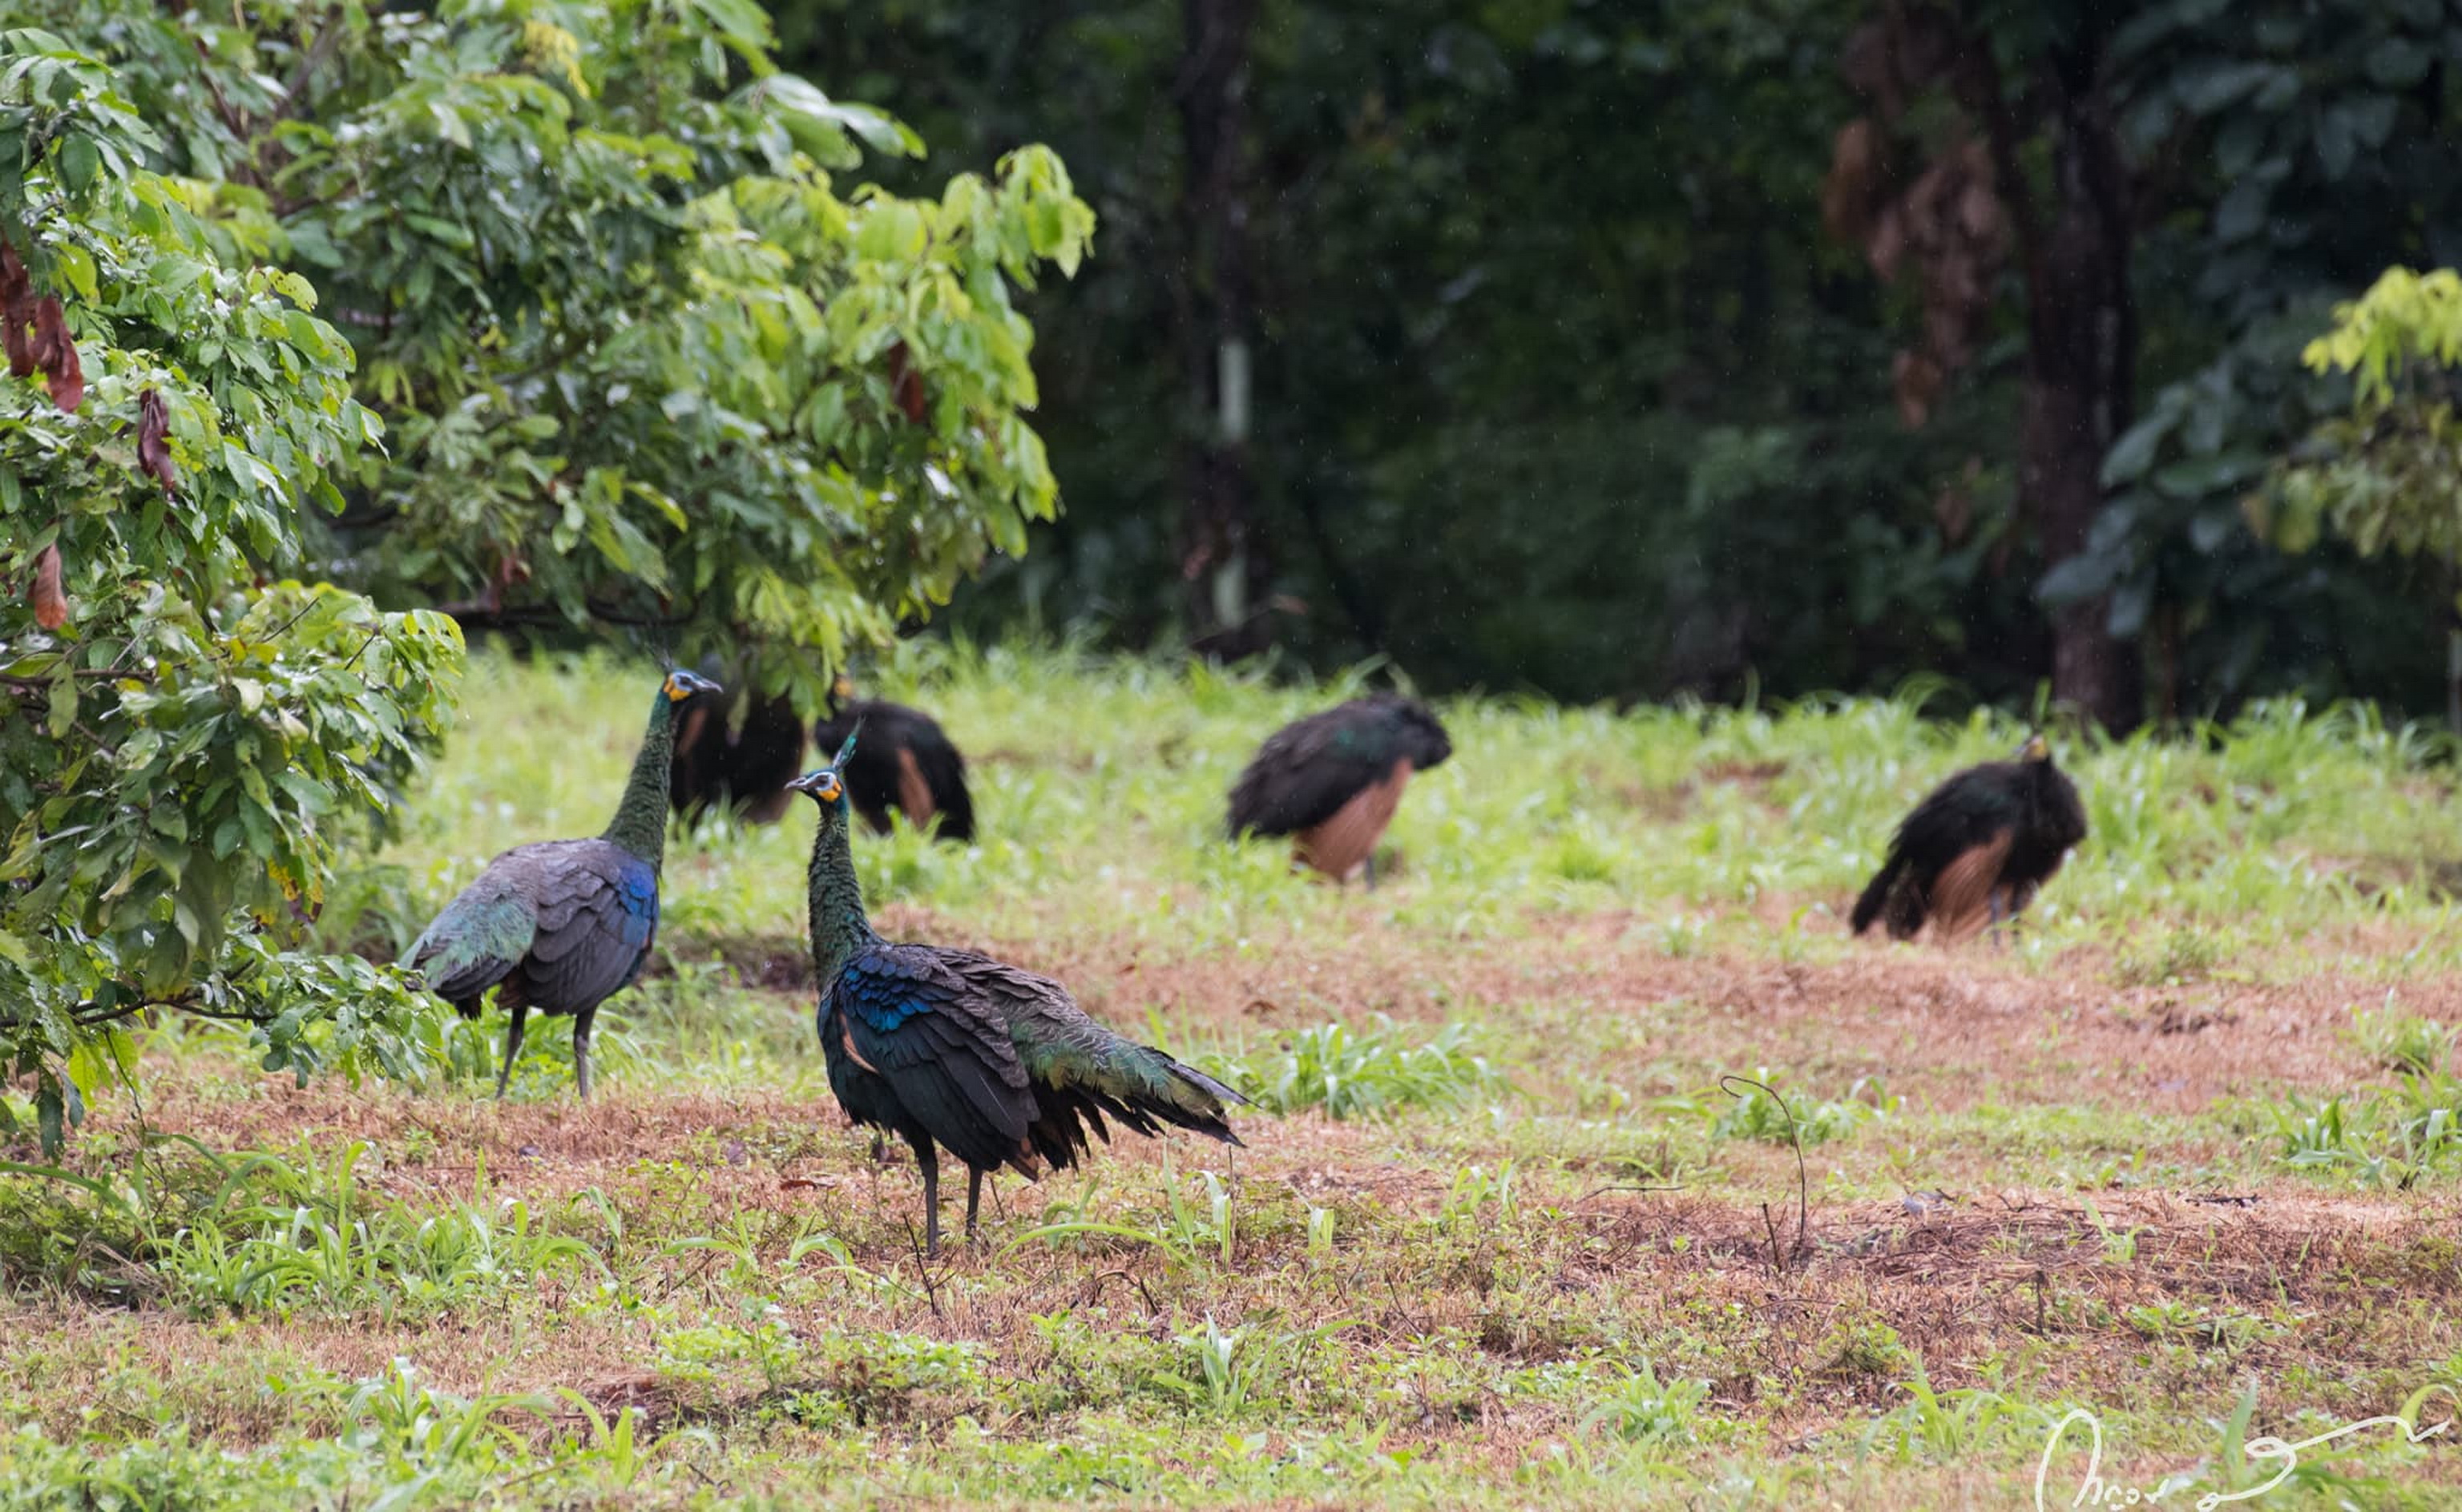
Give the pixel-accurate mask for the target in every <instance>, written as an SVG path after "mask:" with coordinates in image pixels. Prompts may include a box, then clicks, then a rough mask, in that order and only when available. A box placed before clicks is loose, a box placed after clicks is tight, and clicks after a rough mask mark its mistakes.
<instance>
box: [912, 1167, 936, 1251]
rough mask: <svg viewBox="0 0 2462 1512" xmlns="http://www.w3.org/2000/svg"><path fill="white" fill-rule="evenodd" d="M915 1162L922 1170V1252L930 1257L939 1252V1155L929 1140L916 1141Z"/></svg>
mask: <svg viewBox="0 0 2462 1512" xmlns="http://www.w3.org/2000/svg"><path fill="white" fill-rule="evenodd" d="M915 1163H916V1164H917V1165H918V1166H920V1167H922V1170H923V1254H924V1258H926V1259H930V1258H932V1257H934V1256H937V1255H939V1253H940V1156H939V1153H938V1152H937V1151H935V1150H934V1149H933V1148H932V1141H931V1140H929V1139H925V1140H922V1141H920V1142H918V1143H916V1145H915Z"/></svg>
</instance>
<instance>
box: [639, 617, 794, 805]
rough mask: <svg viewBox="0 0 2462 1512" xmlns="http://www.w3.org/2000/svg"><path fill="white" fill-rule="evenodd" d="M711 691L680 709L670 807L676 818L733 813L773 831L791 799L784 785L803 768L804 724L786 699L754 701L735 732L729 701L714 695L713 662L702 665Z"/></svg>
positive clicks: (715, 669)
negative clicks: (712, 811) (729, 721)
mask: <svg viewBox="0 0 2462 1512" xmlns="http://www.w3.org/2000/svg"><path fill="white" fill-rule="evenodd" d="M702 676H703V677H705V678H708V679H710V680H712V684H713V685H712V688H711V691H709V692H706V693H696V694H694V695H693V696H692V697H691V698H688V699H686V700H684V702H682V703H681V704H680V705H679V706H678V707H677V709H676V755H675V771H674V774H673V776H672V777H671V778H670V779H669V780H668V784H667V796H668V801H669V802H670V803H671V804H673V805H674V808H675V810H676V812H678V813H680V814H684V815H687V816H689V815H693V814H698V813H701V812H702V811H703V810H708V809H713V808H717V809H732V810H735V811H736V814H737V816H738V817H739V818H741V819H743V820H744V821H745V823H747V824H775V823H776V822H777V821H778V817H779V815H781V814H783V813H785V812H786V811H787V805H788V804H789V803H791V802H793V798H792V796H791V795H790V794H788V791H787V783H788V780H789V779H791V778H792V777H793V776H794V775H795V773H797V772H798V771H801V770H802V769H803V766H804V723H803V721H801V720H799V719H797V718H796V717H795V705H794V704H793V703H791V702H788V700H786V699H783V698H766V699H765V698H760V697H758V696H756V697H753V698H752V699H750V700H749V701H748V702H746V703H745V709H744V724H743V727H742V728H740V729H736V730H732V731H730V730H729V729H728V728H727V720H726V702H727V701H726V696H725V695H724V694H723V693H721V692H719V691H717V689H716V686H715V682H716V679H717V677H718V663H717V659H716V658H714V657H713V658H711V659H708V660H706V661H703V662H702Z"/></svg>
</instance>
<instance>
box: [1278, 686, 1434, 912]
mask: <svg viewBox="0 0 2462 1512" xmlns="http://www.w3.org/2000/svg"><path fill="white" fill-rule="evenodd" d="M1453 750H1454V747H1453V743H1452V742H1451V741H1450V740H1448V739H1447V738H1446V736H1445V727H1444V726H1443V725H1442V724H1438V723H1437V722H1436V716H1435V715H1434V714H1432V713H1430V712H1429V711H1428V706H1427V705H1426V704H1424V703H1421V702H1418V701H1417V700H1415V699H1407V698H1403V697H1401V696H1400V695H1399V694H1393V693H1379V694H1374V695H1371V696H1370V697H1368V698H1364V699H1353V700H1351V701H1350V702H1348V703H1345V704H1342V705H1341V706H1339V707H1337V708H1330V709H1328V710H1326V711H1325V712H1324V713H1322V714H1311V715H1309V716H1308V717H1307V719H1304V720H1301V721H1298V722H1297V723H1295V724H1286V725H1285V726H1283V727H1282V728H1281V729H1279V730H1276V731H1275V732H1274V734H1273V735H1272V737H1271V738H1269V739H1268V740H1267V741H1266V742H1265V744H1264V745H1262V746H1260V747H1259V748H1258V751H1257V754H1256V756H1255V757H1254V758H1253V759H1251V760H1250V761H1249V763H1248V767H1247V770H1245V771H1243V772H1242V773H1241V774H1240V780H1239V781H1238V782H1237V783H1234V784H1233V785H1232V787H1231V822H1230V831H1231V837H1232V838H1233V839H1235V840H1236V839H1239V838H1240V837H1241V836H1242V835H1247V834H1288V835H1296V836H1297V837H1298V842H1297V858H1298V859H1299V860H1300V861H1302V862H1304V863H1306V864H1307V865H1309V866H1312V867H1314V868H1316V869H1317V870H1318V871H1320V872H1323V873H1324V874H1325V875H1328V876H1330V877H1333V878H1334V879H1335V880H1337V881H1342V880H1347V879H1349V877H1350V875H1351V874H1352V873H1353V872H1356V871H1359V870H1362V869H1363V868H1364V869H1365V870H1366V872H1367V874H1368V885H1369V886H1371V887H1374V886H1375V885H1376V842H1377V841H1378V840H1379V839H1380V838H1382V837H1383V836H1384V833H1385V827H1386V826H1387V825H1388V824H1391V823H1392V822H1393V810H1394V809H1395V807H1396V806H1397V805H1399V804H1400V803H1401V801H1402V788H1403V787H1404V786H1405V785H1407V784H1408V783H1409V782H1410V780H1411V774H1412V773H1413V772H1418V771H1426V770H1427V769H1428V768H1429V767H1435V766H1437V765H1439V764H1440V763H1442V762H1443V761H1444V759H1445V758H1446V757H1448V756H1451V755H1452V754H1453Z"/></svg>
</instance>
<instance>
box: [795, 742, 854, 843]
mask: <svg viewBox="0 0 2462 1512" xmlns="http://www.w3.org/2000/svg"><path fill="white" fill-rule="evenodd" d="M862 734H863V725H862V724H861V723H857V724H856V725H855V727H854V728H853V730H851V731H849V732H848V734H847V738H846V744H845V745H841V746H839V747H838V753H837V755H835V756H833V757H831V760H830V764H829V765H828V766H826V767H816V768H814V769H813V770H811V771H808V772H806V773H804V775H802V776H801V777H798V778H796V779H795V780H794V781H793V782H790V783H788V785H787V790H788V792H800V793H804V794H806V795H808V796H810V798H811V800H812V801H813V802H814V803H816V804H819V805H820V806H821V822H822V823H823V824H828V823H830V822H831V821H832V820H835V821H837V822H839V823H844V822H845V820H846V813H847V790H846V780H845V779H844V778H842V777H840V776H839V775H838V770H839V768H841V767H844V766H846V764H847V762H848V761H849V760H850V759H851V758H852V757H853V755H854V743H855V740H856V738H857V737H858V736H860V735H862Z"/></svg>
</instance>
